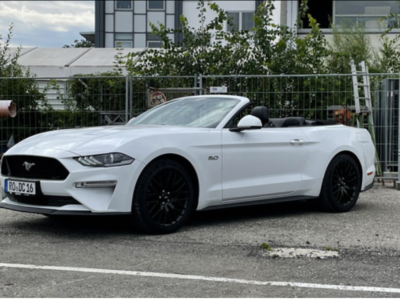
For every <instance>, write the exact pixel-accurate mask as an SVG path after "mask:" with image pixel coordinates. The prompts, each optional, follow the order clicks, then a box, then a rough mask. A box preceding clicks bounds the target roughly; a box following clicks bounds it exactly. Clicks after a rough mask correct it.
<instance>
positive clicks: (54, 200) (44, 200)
mask: <svg viewBox="0 0 400 300" xmlns="http://www.w3.org/2000/svg"><path fill="white" fill-rule="evenodd" d="M6 194H7V197H8V198H9V199H10V200H11V201H14V202H17V203H22V204H29V205H40V206H54V207H61V206H64V205H71V204H72V205H75V204H80V203H79V202H78V201H76V200H75V199H74V198H72V197H61V196H35V197H32V196H20V195H15V194H10V193H6Z"/></svg>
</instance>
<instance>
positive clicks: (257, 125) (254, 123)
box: [229, 115, 262, 132]
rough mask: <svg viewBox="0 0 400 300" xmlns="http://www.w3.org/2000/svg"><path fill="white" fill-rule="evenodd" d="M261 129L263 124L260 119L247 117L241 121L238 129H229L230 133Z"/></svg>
mask: <svg viewBox="0 0 400 300" xmlns="http://www.w3.org/2000/svg"><path fill="white" fill-rule="evenodd" d="M261 128H262V123H261V120H260V119H259V118H257V117H254V116H251V115H247V116H245V117H243V118H242V119H241V120H240V121H239V123H238V126H237V128H231V129H229V131H233V132H241V131H243V130H253V129H261Z"/></svg>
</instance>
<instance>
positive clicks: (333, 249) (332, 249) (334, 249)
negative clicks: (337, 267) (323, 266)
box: [325, 246, 339, 252]
mask: <svg viewBox="0 0 400 300" xmlns="http://www.w3.org/2000/svg"><path fill="white" fill-rule="evenodd" d="M325 250H326V251H336V252H339V249H338V248H333V247H329V246H328V247H326V248H325Z"/></svg>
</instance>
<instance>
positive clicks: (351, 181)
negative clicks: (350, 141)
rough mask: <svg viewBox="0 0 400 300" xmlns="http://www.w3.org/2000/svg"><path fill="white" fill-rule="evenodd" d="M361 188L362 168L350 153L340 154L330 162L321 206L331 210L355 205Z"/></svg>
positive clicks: (346, 209) (338, 210)
mask: <svg viewBox="0 0 400 300" xmlns="http://www.w3.org/2000/svg"><path fill="white" fill-rule="evenodd" d="M360 189H361V170H360V168H359V166H358V164H357V163H356V161H355V160H354V158H352V157H351V156H350V155H347V154H340V155H338V156H336V157H335V158H334V159H333V160H332V161H331V163H330V164H329V166H328V168H327V170H326V173H325V177H324V180H323V183H322V188H321V194H320V198H319V206H320V207H321V208H322V209H323V210H326V211H330V212H347V211H349V210H350V209H352V208H353V207H354V205H355V204H356V202H357V200H358V196H359V194H360Z"/></svg>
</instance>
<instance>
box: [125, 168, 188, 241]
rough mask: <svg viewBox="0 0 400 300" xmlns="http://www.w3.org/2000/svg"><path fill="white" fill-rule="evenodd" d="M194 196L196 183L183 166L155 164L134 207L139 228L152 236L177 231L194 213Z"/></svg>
mask: <svg viewBox="0 0 400 300" xmlns="http://www.w3.org/2000/svg"><path fill="white" fill-rule="evenodd" d="M194 195H195V193H194V186H193V182H192V179H191V177H190V175H189V173H188V172H187V171H186V170H185V169H184V168H183V167H182V166H181V165H180V164H179V163H177V162H175V161H173V160H159V161H155V162H154V163H152V164H150V165H149V166H148V167H147V168H146V169H145V170H144V171H143V173H142V175H141V176H140V178H139V180H138V182H137V184H136V189H135V193H134V197H133V205H132V214H133V221H134V225H135V227H138V228H140V229H141V230H143V231H145V232H148V233H171V232H174V231H176V230H177V229H179V228H180V227H181V226H182V225H183V224H184V223H185V222H186V221H187V219H188V218H189V216H190V214H191V212H192V211H193V209H194V203H195V200H194V199H195V196H194Z"/></svg>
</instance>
